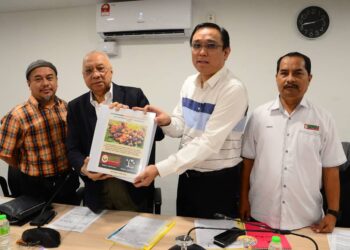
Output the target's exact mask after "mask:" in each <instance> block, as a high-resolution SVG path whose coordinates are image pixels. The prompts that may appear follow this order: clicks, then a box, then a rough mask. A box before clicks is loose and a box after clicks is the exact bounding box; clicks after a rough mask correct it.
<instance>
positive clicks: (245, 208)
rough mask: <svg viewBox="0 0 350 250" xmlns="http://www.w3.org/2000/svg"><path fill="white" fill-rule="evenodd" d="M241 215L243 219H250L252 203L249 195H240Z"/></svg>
mask: <svg viewBox="0 0 350 250" xmlns="http://www.w3.org/2000/svg"><path fill="white" fill-rule="evenodd" d="M239 217H240V219H241V220H242V221H249V219H250V203H249V200H248V198H247V197H240V201H239Z"/></svg>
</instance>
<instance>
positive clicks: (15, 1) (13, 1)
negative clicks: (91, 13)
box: [0, 0, 102, 13]
mask: <svg viewBox="0 0 350 250" xmlns="http://www.w3.org/2000/svg"><path fill="white" fill-rule="evenodd" d="M96 2H102V0H0V13H4V12H17V11H29V10H44V9H56V8H67V7H76V6H83V5H92V4H96Z"/></svg>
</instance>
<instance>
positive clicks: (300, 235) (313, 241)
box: [290, 232, 318, 250]
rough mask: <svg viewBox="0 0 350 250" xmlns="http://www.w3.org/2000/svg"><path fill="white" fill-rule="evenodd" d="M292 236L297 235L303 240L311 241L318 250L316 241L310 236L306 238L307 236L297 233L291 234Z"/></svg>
mask: <svg viewBox="0 0 350 250" xmlns="http://www.w3.org/2000/svg"><path fill="white" fill-rule="evenodd" d="M290 234H291V235H295V236H299V237H302V238H307V239H309V240H310V241H311V242H312V243H314V245H315V248H316V250H318V245H317V243H316V241H315V240H314V239H313V238H311V237H309V236H306V235H303V234H297V233H293V232H291V233H290Z"/></svg>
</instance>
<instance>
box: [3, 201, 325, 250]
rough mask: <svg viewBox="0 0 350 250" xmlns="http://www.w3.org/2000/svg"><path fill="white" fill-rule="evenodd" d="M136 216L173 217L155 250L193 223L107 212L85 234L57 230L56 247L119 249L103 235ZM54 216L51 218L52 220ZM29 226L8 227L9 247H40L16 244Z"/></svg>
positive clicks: (297, 244) (297, 242) (305, 245)
mask: <svg viewBox="0 0 350 250" xmlns="http://www.w3.org/2000/svg"><path fill="white" fill-rule="evenodd" d="M53 207H54V210H55V211H57V212H58V215H56V217H55V219H57V218H59V217H60V216H61V215H63V214H64V213H65V212H67V211H69V210H70V209H71V208H72V206H69V205H62V204H53ZM136 215H143V216H150V217H155V218H163V219H172V220H175V221H176V224H175V226H174V227H173V228H172V229H171V230H170V231H169V232H168V233H167V234H166V235H165V237H164V238H163V239H161V240H160V242H159V243H158V244H157V245H156V246H155V247H154V248H153V249H154V250H166V249H169V248H170V247H171V246H173V245H174V244H175V237H176V236H179V235H183V234H186V233H187V232H188V230H189V229H190V228H192V227H193V226H194V224H193V222H194V218H187V217H177V216H162V215H154V214H146V213H141V214H139V213H135V212H125V211H106V213H105V214H103V215H102V217H101V218H99V219H98V220H97V221H95V222H94V223H93V224H92V225H90V227H88V228H87V229H86V230H85V231H84V233H77V232H69V231H60V234H61V241H62V242H61V245H60V247H59V249H64V250H73V249H74V250H83V249H84V250H89V249H109V250H119V249H125V247H124V248H123V247H122V246H120V245H117V244H113V242H111V241H108V240H106V239H105V238H106V236H107V235H109V234H110V233H112V232H113V231H115V230H116V229H117V228H119V227H121V226H122V225H124V224H126V223H127V222H128V220H129V219H131V218H132V217H134V216H136ZM55 219H54V220H55ZM29 228H32V226H29V224H26V225H24V226H22V227H18V226H11V232H10V237H11V244H12V246H11V247H12V248H11V249H12V250H14V249H20V250H23V249H39V248H34V247H31V248H26V247H21V246H18V245H16V243H15V242H16V240H17V239H20V238H21V235H22V232H23V231H24V230H26V229H29ZM296 233H300V234H305V235H308V236H310V237H312V238H313V239H314V240H315V241H316V242H317V244H318V246H319V249H320V250H326V249H329V247H328V240H327V235H326V234H316V233H314V232H312V230H311V229H309V228H304V229H301V230H298V231H296ZM191 236H192V237H193V238H195V232H193V233H191ZM287 238H288V240H289V242H290V243H291V245H292V248H293V250H298V249H300V250H301V249H302V250H309V249H310V250H311V249H312V250H313V249H315V247H314V245H313V243H312V242H311V241H309V240H307V239H305V238H300V237H297V236H292V235H288V236H287Z"/></svg>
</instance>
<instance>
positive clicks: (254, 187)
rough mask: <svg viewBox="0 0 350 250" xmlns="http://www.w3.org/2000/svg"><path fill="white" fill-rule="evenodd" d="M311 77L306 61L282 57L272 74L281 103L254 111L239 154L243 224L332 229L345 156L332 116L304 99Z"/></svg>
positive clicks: (293, 55)
mask: <svg viewBox="0 0 350 250" xmlns="http://www.w3.org/2000/svg"><path fill="white" fill-rule="evenodd" d="M311 78H312V75H311V61H310V59H309V58H308V57H307V56H305V55H303V54H301V53H298V52H292V53H288V54H286V55H284V56H282V57H281V58H280V59H279V60H278V62H277V74H276V82H277V86H278V90H279V93H280V95H279V98H277V99H276V100H274V101H272V102H269V103H267V104H265V105H262V106H260V107H258V108H257V109H256V110H255V111H254V112H253V114H252V116H251V117H250V119H249V122H248V125H247V128H246V131H245V133H244V139H243V151H242V156H243V170H242V186H241V197H240V198H241V201H240V215H241V218H242V219H248V218H249V217H250V216H251V217H252V218H254V219H255V220H258V221H261V222H265V223H267V224H268V225H269V226H271V227H273V228H280V229H288V230H291V229H298V228H302V227H306V226H311V227H312V229H313V230H314V231H316V232H324V233H327V232H331V231H332V230H333V228H334V226H335V223H336V217H337V213H338V210H339V193H340V190H339V189H340V188H339V169H338V166H339V165H341V164H343V163H344V162H345V161H346V157H345V154H344V151H343V148H342V145H341V142H340V141H339V139H338V136H337V133H336V128H335V123H334V120H333V118H332V117H331V115H330V114H329V113H328V112H326V111H325V110H323V109H321V108H319V107H316V106H314V105H313V104H312V103H310V102H309V101H307V100H306V98H304V94H305V93H306V91H307V89H308V87H309V84H310V81H311ZM322 185H323V186H324V189H325V193H326V197H327V205H328V211H327V212H326V215H324V213H323V210H322V204H323V203H322V195H321V192H320V189H321V187H322ZM248 194H249V196H248Z"/></svg>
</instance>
